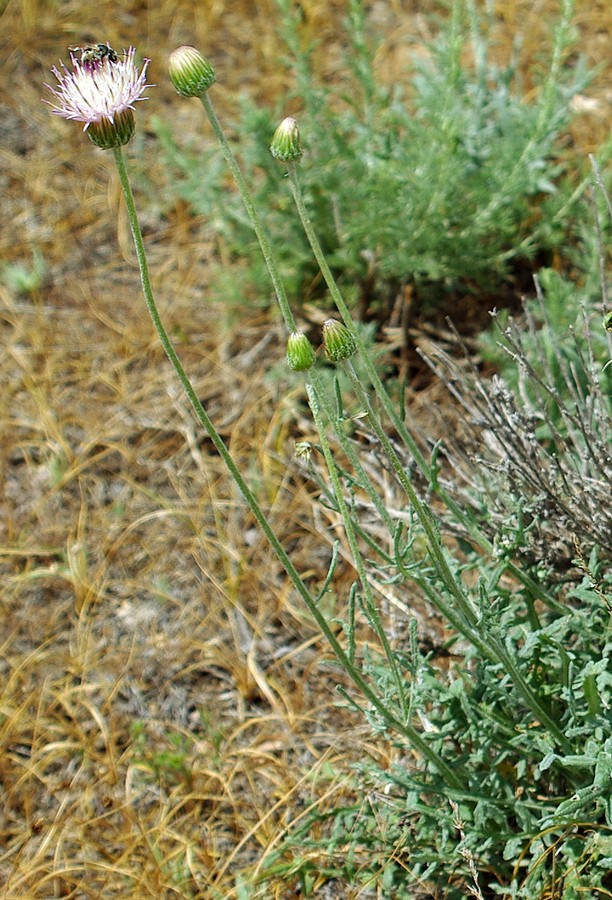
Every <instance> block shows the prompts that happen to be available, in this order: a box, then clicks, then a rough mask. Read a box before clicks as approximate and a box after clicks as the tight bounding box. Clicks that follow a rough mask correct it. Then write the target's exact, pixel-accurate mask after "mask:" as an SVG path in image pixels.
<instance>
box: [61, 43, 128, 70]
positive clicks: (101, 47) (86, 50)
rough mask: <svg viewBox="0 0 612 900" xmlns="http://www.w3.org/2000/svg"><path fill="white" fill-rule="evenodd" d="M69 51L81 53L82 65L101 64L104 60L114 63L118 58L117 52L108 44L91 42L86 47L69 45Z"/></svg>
mask: <svg viewBox="0 0 612 900" xmlns="http://www.w3.org/2000/svg"><path fill="white" fill-rule="evenodd" d="M69 49H70V52H71V53H80V54H81V64H82V65H84V66H87V65H95V64H96V63H100V64H102V63H103V62H105V61H106V60H108V61H109V62H113V63H116V62H117V61H118V59H119V57H118V56H117V53H116V52H115V51H114V50H113V48H112V47H111V45H110V44H108V43H107V44H93V45H90V46H87V47H70V48H69Z"/></svg>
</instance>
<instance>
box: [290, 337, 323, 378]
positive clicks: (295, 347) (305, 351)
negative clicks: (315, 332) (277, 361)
mask: <svg viewBox="0 0 612 900" xmlns="http://www.w3.org/2000/svg"><path fill="white" fill-rule="evenodd" d="M315 361H316V356H315V352H314V347H313V346H312V344H311V343H310V341H309V340H308V338H307V337H306V335H305V334H303V333H302V332H301V331H294V332H293V333H292V334H290V335H289V338H288V340H287V365H288V366H289V368H290V369H293V370H294V372H303V371H304V370H305V369H310V368H311V366H314V364H315Z"/></svg>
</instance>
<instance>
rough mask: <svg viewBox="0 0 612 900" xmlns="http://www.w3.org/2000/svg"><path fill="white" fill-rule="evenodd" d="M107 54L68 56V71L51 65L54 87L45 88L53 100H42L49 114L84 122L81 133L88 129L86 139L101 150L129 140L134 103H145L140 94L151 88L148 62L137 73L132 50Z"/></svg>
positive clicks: (131, 131)
mask: <svg viewBox="0 0 612 900" xmlns="http://www.w3.org/2000/svg"><path fill="white" fill-rule="evenodd" d="M98 46H100V47H102V46H104V45H101V44H100V45H98ZM109 51H110V53H108V54H106V55H104V56H102V57H101V58H94V59H89V58H85V59H81V60H79V59H77V57H76V56H75V55H74V54H73V53H71V54H70V59H71V62H72V66H73V68H72V70H71V69H69V68H68V67H67V66H65V65H64V63H60V65H61V70H60V69H58V68H56V67H55V66H54V67H53V69H52V70H51V71H52V72H53V74H54V75H55V77H56V79H57V82H58V84H57V86H56V87H52V86H51V85H50V84H46V85H45V87H47V88H48V89H49V90H50V91H51V93H52V94H53V97H54V99H53V101H51V100H45V103H48V104H49V106H50V107H51V112H52V113H53V114H54V115H56V116H62V118H64V119H74V120H75V121H77V122H84V123H85V125H84V127H83V131H87V130H88V129H91V130H90V131H89V137H90V138H91V140H92V141H93V142H94V143H95V144H97V145H98V146H99V147H103V148H104V149H110V148H112V147H117V146H120V145H121V144H126V143H127V142H128V141H129V139H130V138H131V137H132V135H133V133H134V116H133V113H132V110H133V109H134V103H136V101H137V100H146V99H147V98H146V97H143V96H142V93H143V91H144V90H145V89H146V88H148V87H152V86H153V85H150V84H147V80H146V72H147V66H148V64H149V60H148V59H145V60H144V63H143V66H142V69H141V71H140V72H139V71H138V69H137V68H136V66H135V65H134V54H135V52H136V51H135V49H134V48H133V47H130V48H129V50H128V51H127V52H126V51H125V50H124V52H123V57H122V58H120V57H118V56H117V54H115V53H114V51H112V49H111V48H110V47H109ZM83 56H84V57H85V53H84V54H83Z"/></svg>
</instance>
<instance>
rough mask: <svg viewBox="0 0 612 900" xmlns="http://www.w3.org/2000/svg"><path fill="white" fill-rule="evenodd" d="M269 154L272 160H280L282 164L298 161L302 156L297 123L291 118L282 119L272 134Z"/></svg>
mask: <svg viewBox="0 0 612 900" xmlns="http://www.w3.org/2000/svg"><path fill="white" fill-rule="evenodd" d="M270 153H271V154H272V156H273V157H274V159H280V160H281V161H282V162H295V160H297V159H300V157H301V155H302V148H301V147H300V130H299V128H298V123H297V122H296V121H295V119H292V118H291V116H289V117H288V118H286V119H283V121H282V122H281V123H280V125H279V126H278V128H277V129H276V131H275V132H274V137H273V138H272V143H271V144H270Z"/></svg>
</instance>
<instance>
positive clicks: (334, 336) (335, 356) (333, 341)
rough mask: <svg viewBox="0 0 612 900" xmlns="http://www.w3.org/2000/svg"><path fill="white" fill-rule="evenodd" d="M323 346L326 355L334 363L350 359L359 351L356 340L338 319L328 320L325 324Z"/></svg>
mask: <svg viewBox="0 0 612 900" xmlns="http://www.w3.org/2000/svg"><path fill="white" fill-rule="evenodd" d="M323 346H324V347H325V355H326V356H327V358H328V359H331V360H332V361H333V362H340V361H341V360H343V359H348V358H349V356H352V355H353V353H354V352H355V350H356V349H357V344H356V343H355V338H354V337H353V335H352V334H351V332H350V331H349V330H348V328H347V327H346V325H343V324H342V322H338V320H337V319H327V321H326V322H324V323H323Z"/></svg>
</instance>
